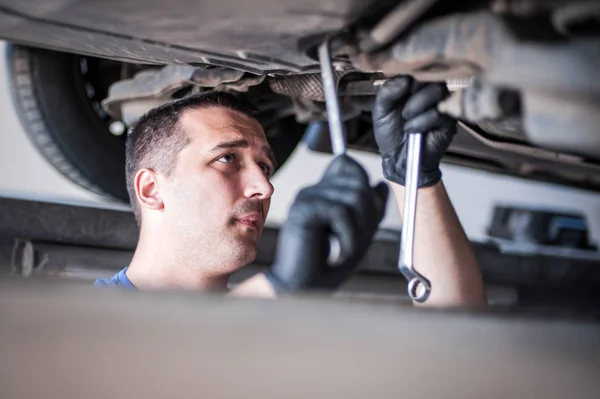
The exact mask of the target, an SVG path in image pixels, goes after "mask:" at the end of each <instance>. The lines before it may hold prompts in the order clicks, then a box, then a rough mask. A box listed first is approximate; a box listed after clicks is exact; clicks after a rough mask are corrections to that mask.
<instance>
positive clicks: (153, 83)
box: [0, 0, 600, 199]
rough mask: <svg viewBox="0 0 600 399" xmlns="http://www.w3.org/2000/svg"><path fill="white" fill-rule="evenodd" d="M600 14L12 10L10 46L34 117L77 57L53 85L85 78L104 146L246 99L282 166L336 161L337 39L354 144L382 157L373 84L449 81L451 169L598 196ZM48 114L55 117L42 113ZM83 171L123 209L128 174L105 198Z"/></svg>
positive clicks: (95, 5) (284, 5) (286, 8)
mask: <svg viewBox="0 0 600 399" xmlns="http://www.w3.org/2000/svg"><path fill="white" fill-rule="evenodd" d="M598 18H600V3H599V2H596V1H578V2H569V1H526V2H521V1H509V0H496V1H469V2H464V3H461V4H460V5H458V4H450V3H448V2H439V1H433V0H406V1H349V0H329V1H320V2H317V1H306V0H304V1H293V2H292V1H250V2H239V1H234V0H225V1H220V2H207V1H199V0H196V1H193V0H175V1H172V2H169V3H168V4H167V3H166V2H163V1H160V0H155V1H151V2H145V3H144V4H143V5H141V4H140V3H139V2H137V1H135V0H125V1H119V2H116V1H109V2H107V1H102V2H100V1H95V2H94V1H92V2H89V1H66V0H52V1H44V2H40V1H36V0H23V1H20V2H18V3H14V2H11V1H9V0H1V1H0V38H3V39H5V40H8V41H11V42H13V43H18V45H16V46H15V47H14V48H12V49H11V53H10V54H11V55H10V56H9V63H10V64H11V65H12V71H13V79H14V83H13V91H14V97H15V99H16V102H17V103H19V104H21V107H20V108H21V110H22V111H23V109H25V108H26V106H27V99H28V98H29V97H31V96H33V97H36V96H39V93H40V91H41V90H39V89H37V88H36V87H34V86H35V84H32V85H31V86H32V87H30V91H28V90H27V87H25V88H24V89H23V85H24V84H25V85H26V84H27V83H28V82H27V80H28V79H29V80H32V79H33V80H35V76H34V74H35V70H36V68H37V69H40V70H43V69H44V68H45V65H48V64H47V63H48V62H53V61H51V60H49V59H50V58H52V57H59V56H69V57H71V58H72V59H71V61H70V64H68V65H69V66H68V68H70V69H71V70H62V71H61V70H60V69H66V68H67V67H65V65H66V64H65V63H63V64H57V65H55V66H53V67H54V68H55V69H57V71H56V72H55V74H56V76H57V77H56V79H58V76H59V75H61V74H65V75H68V76H69V79H72V76H73V74H77V75H79V79H80V80H81V82H80V83H79V85H80V86H81V87H82V88H79V89H78V90H79V91H82V90H83V91H84V92H85V94H86V97H87V99H86V98H83V100H84V101H87V102H89V103H90V104H91V108H92V109H93V111H94V112H95V113H96V114H97V119H99V120H100V121H101V124H102V128H101V129H99V130H102V131H103V133H102V134H106V135H107V136H119V135H122V134H123V133H124V132H125V131H126V130H127V129H128V128H130V127H131V126H133V125H134V124H135V123H136V121H137V120H138V119H139V118H140V117H141V116H142V115H143V114H144V113H145V112H147V111H148V110H149V109H151V108H153V107H155V106H158V105H160V104H163V103H165V102H168V101H171V100H172V99H175V98H180V97H183V96H186V95H189V94H192V93H197V92H202V91H208V90H223V91H235V92H238V93H241V94H242V95H244V96H247V97H248V98H250V99H251V100H252V102H253V103H254V105H255V106H256V107H257V108H258V109H259V110H260V115H259V120H260V121H261V123H262V124H263V125H264V126H265V130H266V132H267V134H268V135H269V136H270V138H271V139H275V138H276V137H277V136H285V135H289V137H284V138H281V137H280V140H283V139H286V140H287V141H286V140H284V141H286V143H287V144H286V145H285V147H286V148H287V147H291V149H288V150H286V151H285V153H284V154H283V155H281V156H280V160H282V161H285V158H286V157H287V156H288V155H289V153H290V152H291V151H292V150H293V147H294V146H295V144H296V143H297V142H298V140H300V138H301V137H302V135H303V133H304V132H305V131H306V135H304V136H305V139H306V140H307V142H308V143H309V146H311V148H313V149H315V150H319V151H329V150H330V146H329V143H328V142H327V137H328V134H327V126H326V124H325V123H324V122H325V121H326V117H327V115H326V110H325V105H324V96H323V87H322V82H321V78H320V73H319V66H318V65H319V64H318V60H317V58H316V48H317V46H318V44H320V43H321V42H322V41H323V40H324V39H325V38H334V39H335V44H336V45H335V48H334V60H333V61H334V68H335V75H336V80H337V84H338V90H339V92H340V95H341V105H342V115H343V118H344V122H345V124H346V130H347V135H348V137H347V141H348V146H349V148H353V149H357V150H362V151H370V152H377V148H376V146H375V143H374V140H373V137H372V130H371V126H370V110H371V106H372V102H373V94H374V91H373V90H374V87H375V88H376V85H377V82H378V81H380V80H381V79H383V78H385V77H390V76H393V75H397V74H408V75H411V76H413V77H415V78H416V79H418V80H423V81H446V82H447V84H448V87H449V89H450V90H451V91H452V96H451V97H450V99H449V100H447V101H446V102H445V103H444V104H443V105H442V106H443V110H444V111H445V112H447V113H449V114H451V115H453V116H455V117H457V118H458V119H459V121H460V122H459V134H458V136H457V137H456V139H455V140H454V142H453V144H452V147H451V148H450V151H448V154H447V155H446V157H445V159H444V161H445V162H447V163H452V164H457V165H462V166H467V167H474V168H478V169H482V170H488V171H492V172H497V173H506V174H510V175H515V176H521V177H526V178H531V179H536V180H543V181H550V182H555V183H559V184H564V185H570V186H575V187H579V188H585V189H590V190H594V191H597V190H599V189H600V173H599V172H600V128H599V127H598V126H600V113H598V112H597V110H598V109H600V108H599V105H600V79H598V77H597V74H598V71H600V40H599V37H600V36H599V33H600V28H599V24H598ZM38 48H44V49H45V50H39V49H38ZM40 51H41V52H45V53H44V55H43V56H42V60H41V61H40V60H39V59H38V60H36V59H35V57H37V55H36V52H40ZM63 52H66V53H69V54H68V55H66V54H63ZM32 54H33V56H32ZM32 57H33V58H32ZM44 57H45V58H44ZM38 58H39V57H38ZM36 62H37V64H36ZM39 73H47V72H44V71H41V72H39ZM28 74H29V75H28ZM61 76H62V75H61ZM82 77H83V78H82ZM62 79H63V80H65V79H66V78H62ZM45 80H46V81H47V80H48V77H47V76H46V77H45ZM24 81H25V83H23V82H24ZM59 95H60V94H59ZM28 96H29V97H28ZM63 112H64V111H63ZM40 113H41V114H44V115H45V116H46V117H47V118H50V116H48V114H51V113H52V112H49V110H45V111H44V109H43V106H41V107H40ZM21 114H23V112H21ZM22 119H24V118H23V116H22ZM25 119H27V117H25ZM282 121H286V122H285V123H284V124H283V125H282ZM25 125H29V126H31V125H32V120H31V118H29V120H26V123H25ZM307 127H309V129H307ZM29 130H31V127H30V128H29ZM48 130H52V128H50V129H48ZM80 130H81V129H80ZM291 131H294V133H288V132H291ZM94 134H99V133H94ZM292 135H293V136H294V138H293V140H291V136H292ZM30 136H34V141H36V139H35V134H33V135H32V134H31V132H30ZM113 139H114V137H111V138H110V140H113ZM106 140H109V138H107V139H106ZM290 140H291V142H290ZM38 141H39V140H38ZM54 141H55V142H58V143H60V142H61V140H58V139H57V140H54ZM122 142H123V140H120V141H119V142H116V144H115V148H119V145H122ZM59 146H60V145H59ZM38 147H39V145H38ZM78 148H81V146H79V147H78ZM83 150H84V151H88V152H89V151H92V149H91V148H83ZM61 151H62V152H68V151H65V150H64V149H62V150H61ZM42 152H44V149H42ZM46 152H48V151H46ZM46 155H47V154H46ZM277 155H278V154H277V151H276V156H277ZM66 158H69V156H68V155H67V156H66ZM104 159H105V160H106V159H107V158H106V157H104ZM51 161H52V160H51ZM67 161H69V159H67ZM79 161H80V160H77V159H75V160H71V161H70V163H71V164H73V163H75V164H77V163H78V162H79ZM111 162H112V163H113V164H114V166H111V167H110V168H109V169H114V170H122V169H121V163H122V162H123V160H122V159H115V160H112V161H111ZM53 163H54V164H55V166H56V164H59V163H61V162H53ZM63 163H64V162H63ZM67 163H69V162H67ZM58 168H59V170H60V167H58ZM72 169H75V170H76V172H77V173H79V174H82V175H83V178H77V177H73V178H72V180H75V181H77V182H78V183H79V184H81V185H84V186H87V188H90V189H92V190H94V191H98V192H102V193H105V194H106V193H108V194H109V195H111V196H113V197H117V198H119V197H120V198H121V199H125V195H124V191H123V190H121V191H119V189H118V188H114V186H119V185H122V181H121V180H119V179H122V178H121V177H114V178H113V180H115V179H116V180H118V181H115V182H112V183H111V184H110V185H109V186H110V187H111V188H110V189H107V185H106V184H105V183H103V181H102V180H103V178H102V177H98V176H96V175H98V174H101V173H100V172H98V173H91V172H90V173H87V172H86V170H85V169H86V168H85V167H77V166H76V167H75V168H72ZM63 173H64V174H66V175H67V176H69V174H71V175H74V174H77V173H74V172H72V171H71V173H65V172H64V171H63ZM86 173H87V175H88V176H87V177H86ZM103 173H105V174H106V173H108V172H106V169H105V172H103ZM113 173H115V175H116V174H117V172H113ZM92 175H93V176H92ZM90 176H91V177H90ZM104 180H106V178H105V179H104Z"/></svg>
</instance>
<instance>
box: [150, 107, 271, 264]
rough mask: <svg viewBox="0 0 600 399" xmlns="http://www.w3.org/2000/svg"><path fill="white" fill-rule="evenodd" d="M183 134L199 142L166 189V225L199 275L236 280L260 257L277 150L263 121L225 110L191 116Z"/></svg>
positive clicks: (191, 146)
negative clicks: (259, 245) (201, 269)
mask: <svg viewBox="0 0 600 399" xmlns="http://www.w3.org/2000/svg"><path fill="white" fill-rule="evenodd" d="M181 126H182V128H183V129H184V131H185V132H186V133H187V135H188V137H189V138H190V140H191V142H190V143H189V144H188V145H187V146H186V147H185V148H184V149H183V150H182V151H181V152H180V153H179V155H178V157H177V162H176V166H175V168H174V171H173V173H172V174H171V176H169V177H168V178H167V179H165V182H164V183H165V184H163V186H164V190H161V191H164V193H163V200H164V220H165V222H166V223H168V224H170V228H169V231H171V232H174V233H173V234H176V235H177V237H174V238H175V239H176V240H179V241H180V242H182V243H185V244H184V245H185V246H186V250H187V251H189V255H190V256H192V257H193V258H192V259H191V260H192V261H193V262H196V261H197V263H198V266H199V267H206V266H208V267H212V266H211V265H215V266H214V267H216V268H217V270H209V272H212V271H214V272H215V273H216V274H219V273H229V272H232V271H234V270H236V269H238V268H239V267H242V266H244V265H246V264H248V263H250V262H252V261H253V260H254V259H255V257H256V253H257V243H258V238H259V237H260V235H261V233H262V230H263V226H264V222H265V219H266V217H267V213H268V212H269V206H270V203H271V195H272V194H273V186H272V185H271V183H270V181H269V179H270V177H271V175H272V173H273V170H274V166H275V165H274V158H273V155H272V152H271V149H270V147H269V145H268V143H267V140H266V138H265V134H264V131H263V129H262V127H261V126H260V124H259V123H258V122H257V121H256V120H255V119H253V118H251V117H248V116H246V115H244V114H242V113H239V112H236V111H231V110H228V109H225V108H217V107H215V108H205V109H198V110H191V111H187V112H185V113H184V114H183V115H182V117H181ZM214 267H213V268H214ZM221 267H222V269H221Z"/></svg>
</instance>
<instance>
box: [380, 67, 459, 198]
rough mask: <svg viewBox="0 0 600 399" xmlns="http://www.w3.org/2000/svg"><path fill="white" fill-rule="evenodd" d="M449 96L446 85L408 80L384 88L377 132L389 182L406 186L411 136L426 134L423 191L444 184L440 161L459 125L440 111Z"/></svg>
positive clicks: (399, 79)
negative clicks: (409, 138)
mask: <svg viewBox="0 0 600 399" xmlns="http://www.w3.org/2000/svg"><path fill="white" fill-rule="evenodd" d="M447 96H448V89H447V88H446V85H445V84H444V83H428V84H424V83H419V82H416V81H415V80H414V79H412V78H411V77H407V76H398V77H395V78H393V79H390V80H388V81H387V82H385V83H384V84H383V85H382V86H381V88H380V89H379V91H378V93H377V97H376V99H375V104H374V106H373V131H374V134H375V140H376V142H377V146H378V147H379V152H380V153H381V157H382V166H383V175H384V176H385V178H386V179H387V180H389V181H391V182H395V183H398V184H400V185H402V186H403V185H404V177H405V174H406V157H407V143H408V134H407V133H409V132H414V133H417V132H420V133H424V134H423V143H422V147H421V173H420V177H419V187H429V186H433V185H435V184H436V183H437V182H439V181H440V180H441V178H442V172H441V171H440V161H441V159H442V156H443V155H444V153H445V152H446V150H447V149H448V147H449V146H450V142H451V141H452V138H453V137H454V135H455V134H456V121H455V120H454V119H453V118H451V117H449V116H446V115H443V114H440V112H438V110H437V108H436V107H437V104H438V103H439V102H440V101H442V100H444V99H445V98H446V97H447Z"/></svg>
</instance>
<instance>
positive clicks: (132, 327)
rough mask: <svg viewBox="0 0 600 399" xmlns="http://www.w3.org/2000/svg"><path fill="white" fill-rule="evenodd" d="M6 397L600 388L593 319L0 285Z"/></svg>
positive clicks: (2, 393) (569, 393)
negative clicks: (530, 316)
mask: <svg viewBox="0 0 600 399" xmlns="http://www.w3.org/2000/svg"><path fill="white" fill-rule="evenodd" d="M0 343H1V344H0V397H2V398H3V399H22V398H50V399H53V398H57V399H70V398H74V399H75V398H77V399H80V398H87V399H95V398H108V397H109V398H111V399H118V398H126V399H132V398H145V399H148V398H192V397H193V398H203V397H205V398H241V397H247V398H260V399H267V398H276V399H281V398H346V399H352V398H398V397H406V398H417V397H418V398H435V399H439V398H444V399H453V398H456V399H464V398H484V397H485V398H489V399H494V398H502V399H504V398H515V397H518V398H545V399H553V398H561V399H562V398H565V397H573V398H598V397H600V383H599V381H598V375H600V326H599V325H598V324H597V323H594V322H593V321H592V320H575V319H573V318H570V319H568V320H565V319H551V318H544V319H525V318H524V317H515V316H510V315H498V314H496V315H493V314H487V315H484V314H477V313H469V312H453V313H442V312H436V311H424V310H419V309H412V308H406V309H405V308H399V307H397V306H388V305H385V304H378V305H376V304H373V303H367V302H363V303H357V302H353V303H351V304H348V303H344V302H340V301H331V300H330V301H326V300H323V299H319V298H305V299H298V300H292V299H287V300H280V301H256V300H252V301H250V300H234V299H225V298H217V297H212V296H207V295H198V294H181V293H178V294H174V293H171V294H167V293H163V294H158V293H139V292H128V291H127V292H126V291H120V290H101V289H91V288H90V289H86V288H73V287H57V286H52V287H51V288H49V287H47V286H45V287H38V286H30V285H27V284H25V285H18V284H17V285H15V284H13V285H10V286H6V285H4V286H0Z"/></svg>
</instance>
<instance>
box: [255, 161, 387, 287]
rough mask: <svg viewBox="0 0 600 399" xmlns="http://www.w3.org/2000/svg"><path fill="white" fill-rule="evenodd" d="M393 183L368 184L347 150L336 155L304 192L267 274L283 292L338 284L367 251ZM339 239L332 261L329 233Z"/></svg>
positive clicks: (295, 202) (301, 193)
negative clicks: (331, 261)
mask: <svg viewBox="0 0 600 399" xmlns="http://www.w3.org/2000/svg"><path fill="white" fill-rule="evenodd" d="M387 196H388V187H387V185H386V184H385V183H383V182H381V183H379V184H378V185H376V186H375V187H371V186H370V185H369V179H368V176H367V173H366V172H365V170H364V169H363V168H362V167H361V166H360V165H359V164H358V163H357V162H356V161H354V160H353V159H351V158H350V157H348V156H347V155H340V156H338V157H336V158H335V159H334V160H333V161H332V162H331V164H330V165H329V167H328V168H327V170H326V171H325V173H324V175H323V177H322V178H321V180H320V181H319V182H318V183H317V184H315V185H313V186H310V187H307V188H305V189H303V190H302V191H300V193H299V194H298V196H297V197H296V200H295V201H294V203H293V205H292V207H291V209H290V212H289V216H288V219H287V221H286V222H285V223H284V225H283V227H282V228H281V230H280V232H279V239H278V245H277V251H276V255H275V262H274V264H273V266H272V268H271V269H270V270H269V271H268V272H267V273H266V276H267V278H268V279H269V281H270V282H271V285H273V287H274V288H275V290H276V291H277V292H279V293H282V292H290V291H295V290H305V289H335V288H337V287H338V286H339V285H340V284H342V283H343V282H344V281H345V280H346V279H347V278H348V277H349V276H350V274H351V273H352V272H353V271H354V269H355V268H356V266H358V263H359V262H360V260H361V259H362V258H363V256H364V255H365V253H366V251H367V249H368V247H369V245H370V244H371V241H372V239H373V236H374V234H375V232H376V230H377V227H378V226H379V223H380V221H381V220H382V218H383V216H384V214H385V206H386V202H387ZM331 234H333V235H334V236H335V237H337V239H338V240H339V243H340V247H341V248H340V257H339V261H338V262H337V263H336V265H333V266H332V265H329V264H328V261H327V258H328V254H329V245H330V242H329V236H330V235H331Z"/></svg>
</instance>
